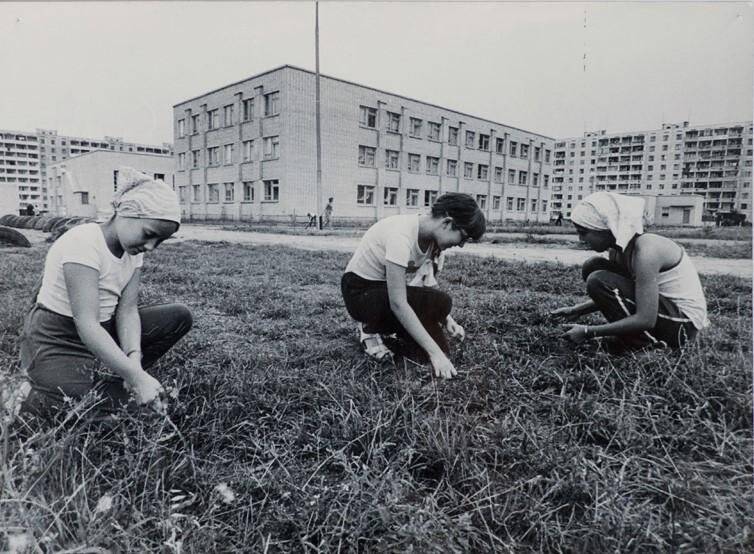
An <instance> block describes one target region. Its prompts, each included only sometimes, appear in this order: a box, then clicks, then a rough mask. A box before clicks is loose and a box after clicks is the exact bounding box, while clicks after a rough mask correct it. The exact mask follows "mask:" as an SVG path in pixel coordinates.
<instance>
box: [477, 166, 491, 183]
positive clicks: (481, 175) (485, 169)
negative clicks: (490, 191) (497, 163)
mask: <svg viewBox="0 0 754 554" xmlns="http://www.w3.org/2000/svg"><path fill="white" fill-rule="evenodd" d="M489 173H490V166H488V165H484V164H479V165H478V166H477V168H476V178H477V179H481V180H482V181H486V180H487V178H488V177H489Z"/></svg>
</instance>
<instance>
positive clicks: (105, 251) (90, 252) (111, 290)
mask: <svg viewBox="0 0 754 554" xmlns="http://www.w3.org/2000/svg"><path fill="white" fill-rule="evenodd" d="M143 261H144V254H137V255H135V256H132V255H130V254H129V253H128V252H124V253H123V256H122V257H120V258H116V257H115V256H114V255H113V253H112V252H110V249H109V248H108V247H107V243H106V242H105V235H103V234H102V228H101V227H100V226H99V225H98V224H96V223H85V224H83V225H78V226H76V227H74V228H72V229H70V230H69V231H67V232H66V233H65V234H63V236H61V237H60V238H59V239H58V240H56V241H55V242H54V243H53V245H52V246H51V247H50V250H49V252H47V258H46V259H45V270H44V276H43V277H42V288H41V289H40V290H39V294H38V295H37V302H39V303H40V304H42V305H43V306H45V307H46V308H48V309H50V310H52V311H53V312H56V313H58V314H61V315H65V316H68V317H73V312H72V311H71V302H70V299H69V298H68V289H67V288H66V286H65V276H64V275H63V264H65V263H70V262H72V263H77V264H81V265H85V266H87V267H91V268H94V269H96V270H97V271H98V272H99V320H100V322H103V321H107V320H109V319H110V318H111V317H112V315H113V312H115V308H116V307H117V306H118V302H119V301H120V295H121V293H122V292H123V289H124V288H126V285H127V284H128V282H129V281H130V280H131V277H132V276H133V274H134V271H135V270H136V269H137V268H139V267H141V266H142V264H143Z"/></svg>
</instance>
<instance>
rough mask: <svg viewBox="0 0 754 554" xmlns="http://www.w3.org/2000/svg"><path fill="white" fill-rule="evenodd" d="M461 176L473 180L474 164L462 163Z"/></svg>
mask: <svg viewBox="0 0 754 554" xmlns="http://www.w3.org/2000/svg"><path fill="white" fill-rule="evenodd" d="M463 176H464V177H465V178H466V179H473V178H474V164H473V163H471V162H464V163H463Z"/></svg>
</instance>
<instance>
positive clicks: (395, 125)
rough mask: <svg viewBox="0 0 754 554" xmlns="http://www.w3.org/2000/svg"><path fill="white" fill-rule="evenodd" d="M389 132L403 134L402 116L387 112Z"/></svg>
mask: <svg viewBox="0 0 754 554" xmlns="http://www.w3.org/2000/svg"><path fill="white" fill-rule="evenodd" d="M387 130H388V131H390V132H393V133H400V132H401V114H399V113H394V112H387Z"/></svg>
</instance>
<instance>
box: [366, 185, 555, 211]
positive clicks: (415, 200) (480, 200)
mask: <svg viewBox="0 0 754 554" xmlns="http://www.w3.org/2000/svg"><path fill="white" fill-rule="evenodd" d="M376 190H377V187H376V186H375V185H356V204H358V205H360V206H374V205H375V192H376ZM382 193H383V194H382V205H383V206H398V193H399V189H398V187H384V188H383V189H382ZM421 193H422V191H421V190H419V189H411V188H409V189H406V202H405V206H406V207H409V208H418V207H420V206H419V201H420V198H422V194H421ZM437 195H438V192H437V191H436V190H425V191H424V195H423V200H424V202H423V205H424V207H431V206H432V204H434V203H435V200H437ZM501 201H502V196H499V195H493V196H492V210H493V211H499V210H500V204H501ZM514 201H515V203H516V204H515V205H516V211H519V212H523V211H525V209H526V198H516V197H513V196H508V197H507V198H506V209H507V210H508V211H513V209H514V208H513V206H514ZM476 202H477V204H478V205H479V208H481V209H482V210H486V209H487V195H486V194H477V195H476ZM530 202H531V211H532V212H536V211H537V206H538V205H539V206H540V207H541V210H542V211H543V212H546V211H547V200H544V199H543V200H542V201H541V202H539V200H538V199H537V198H531V199H530Z"/></svg>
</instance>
